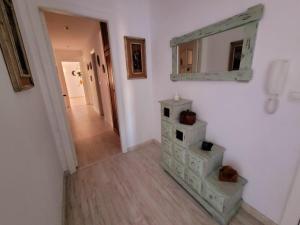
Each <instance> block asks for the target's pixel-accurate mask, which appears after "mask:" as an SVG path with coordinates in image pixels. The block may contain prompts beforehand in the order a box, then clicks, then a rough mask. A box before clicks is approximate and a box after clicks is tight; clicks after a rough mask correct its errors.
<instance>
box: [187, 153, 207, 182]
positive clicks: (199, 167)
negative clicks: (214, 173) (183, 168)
mask: <svg viewBox="0 0 300 225" xmlns="http://www.w3.org/2000/svg"><path fill="white" fill-rule="evenodd" d="M187 163H188V168H189V169H190V170H192V171H193V172H194V173H195V174H196V175H198V176H201V175H202V174H203V164H204V162H203V160H202V159H201V158H199V157H197V156H196V155H194V154H192V153H191V152H188V153H187Z"/></svg>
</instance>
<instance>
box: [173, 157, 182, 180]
mask: <svg viewBox="0 0 300 225" xmlns="http://www.w3.org/2000/svg"><path fill="white" fill-rule="evenodd" d="M172 163H173V172H174V173H175V174H176V175H177V176H178V177H180V178H181V179H184V166H183V165H182V164H181V163H179V162H177V161H176V160H173V162H172Z"/></svg>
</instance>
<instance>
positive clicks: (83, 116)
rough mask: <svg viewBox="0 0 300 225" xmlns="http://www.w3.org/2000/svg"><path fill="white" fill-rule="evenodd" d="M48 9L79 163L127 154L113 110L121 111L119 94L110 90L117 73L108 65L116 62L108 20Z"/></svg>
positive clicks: (58, 73)
mask: <svg viewBox="0 0 300 225" xmlns="http://www.w3.org/2000/svg"><path fill="white" fill-rule="evenodd" d="M43 14H44V17H45V22H46V25H47V30H48V35H49V38H50V40H51V44H52V49H53V55H54V56H55V60H56V66H57V76H58V78H59V81H60V85H61V90H62V93H61V96H62V98H64V101H65V104H66V113H67V116H68V119H69V120H68V121H69V125H70V127H71V133H72V137H73V141H74V145H75V149H76V156H77V160H78V166H79V168H82V167H86V166H89V165H91V164H93V163H96V162H97V161H99V160H103V159H105V158H107V157H111V156H113V155H115V154H118V153H121V152H122V150H121V144H120V137H119V132H118V127H119V125H118V120H117V119H114V118H115V116H114V115H113V114H117V108H116V106H113V104H116V103H115V102H113V101H112V99H114V100H115V96H114V97H113V98H112V96H111V93H112V92H111V91H110V81H109V80H110V79H113V78H109V76H108V75H107V73H106V72H105V71H103V69H102V68H103V67H105V68H109V67H110V66H108V65H107V62H106V57H105V53H104V47H103V40H102V37H103V35H102V34H101V30H102V29H101V24H106V23H105V22H101V21H98V20H94V19H90V18H86V17H80V16H71V15H66V14H60V13H57V12H48V11H43ZM106 26H107V24H106ZM109 63H110V64H111V60H110V61H109ZM110 73H111V74H112V68H111V70H110ZM113 107H114V108H115V111H113V110H112V108H113ZM116 127H117V129H116Z"/></svg>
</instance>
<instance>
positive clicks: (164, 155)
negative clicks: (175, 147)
mask: <svg viewBox="0 0 300 225" xmlns="http://www.w3.org/2000/svg"><path fill="white" fill-rule="evenodd" d="M161 160H162V163H163V164H164V165H165V166H166V167H168V168H169V169H171V168H172V157H171V156H170V155H168V154H167V153H165V152H162V154H161Z"/></svg>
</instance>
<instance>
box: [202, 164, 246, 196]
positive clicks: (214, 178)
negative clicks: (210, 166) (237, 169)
mask: <svg viewBox="0 0 300 225" xmlns="http://www.w3.org/2000/svg"><path fill="white" fill-rule="evenodd" d="M219 169H220V168H219ZM219 169H217V170H216V171H214V172H213V173H212V174H210V175H209V176H208V177H207V178H206V181H205V182H206V183H207V184H208V185H209V186H210V187H211V188H213V189H214V190H216V191H218V193H220V194H222V195H223V196H225V197H231V196H233V195H235V194H236V193H237V192H238V191H239V190H241V189H243V187H244V186H245V185H246V184H247V182H248V181H247V180H246V179H245V178H243V177H241V176H239V177H238V181H237V182H236V183H232V182H224V181H220V180H219Z"/></svg>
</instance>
